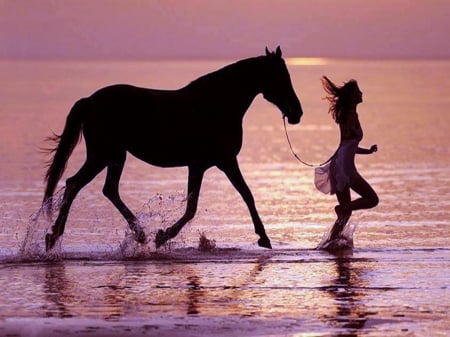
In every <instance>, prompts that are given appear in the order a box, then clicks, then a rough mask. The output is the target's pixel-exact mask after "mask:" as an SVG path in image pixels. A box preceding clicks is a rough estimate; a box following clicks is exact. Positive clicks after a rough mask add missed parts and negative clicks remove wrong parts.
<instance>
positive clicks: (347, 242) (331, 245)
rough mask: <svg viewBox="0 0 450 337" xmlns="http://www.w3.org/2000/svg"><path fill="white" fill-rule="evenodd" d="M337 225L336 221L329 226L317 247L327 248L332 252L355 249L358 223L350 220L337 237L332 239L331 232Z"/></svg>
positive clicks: (320, 248)
mask: <svg viewBox="0 0 450 337" xmlns="http://www.w3.org/2000/svg"><path fill="white" fill-rule="evenodd" d="M335 225H336V223H334V224H333V225H331V226H330V227H329V228H328V230H327V232H326V233H325V234H324V235H323V237H322V240H321V241H320V243H319V245H318V246H317V248H316V249H319V250H327V251H330V252H338V251H343V250H351V249H353V247H354V245H353V234H354V232H355V230H356V225H354V224H353V223H351V222H350V221H348V222H347V223H346V224H345V226H344V228H343V229H342V232H341V233H340V234H339V236H338V237H337V238H335V239H331V233H332V231H333V228H334V226H335Z"/></svg>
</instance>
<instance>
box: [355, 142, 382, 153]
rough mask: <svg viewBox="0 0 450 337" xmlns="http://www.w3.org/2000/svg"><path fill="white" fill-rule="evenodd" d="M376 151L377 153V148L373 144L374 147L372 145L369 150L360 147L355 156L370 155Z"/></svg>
mask: <svg viewBox="0 0 450 337" xmlns="http://www.w3.org/2000/svg"><path fill="white" fill-rule="evenodd" d="M377 151H378V146H377V145H376V144H375V145H372V146H371V147H370V149H364V148H362V147H358V149H357V150H356V153H357V154H372V153H374V152H377Z"/></svg>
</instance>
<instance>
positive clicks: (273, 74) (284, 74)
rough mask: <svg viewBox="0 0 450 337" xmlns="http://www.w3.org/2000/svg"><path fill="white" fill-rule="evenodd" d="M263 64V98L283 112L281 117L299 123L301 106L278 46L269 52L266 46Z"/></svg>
mask: <svg viewBox="0 0 450 337" xmlns="http://www.w3.org/2000/svg"><path fill="white" fill-rule="evenodd" d="M265 64H266V66H265V67H266V68H265V69H266V70H265V72H264V75H263V76H264V81H263V83H264V84H263V87H262V94H263V96H264V98H265V99H266V100H268V101H269V102H271V103H273V104H275V105H276V106H277V107H278V109H280V110H281V112H282V113H283V118H284V117H287V119H288V122H289V123H290V124H297V123H299V122H300V117H301V116H302V114H303V111H302V106H301V105H300V101H299V99H298V98H297V95H296V94H295V91H294V88H293V87H292V82H291V77H290V76H289V72H288V70H287V67H286V63H285V62H284V60H283V58H282V57H281V49H280V47H277V49H276V51H275V52H270V51H269V50H268V49H267V47H266V56H265Z"/></svg>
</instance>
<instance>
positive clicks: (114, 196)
mask: <svg viewBox="0 0 450 337" xmlns="http://www.w3.org/2000/svg"><path fill="white" fill-rule="evenodd" d="M125 157H126V152H124V153H123V154H122V155H121V156H120V158H117V160H116V161H114V163H112V164H109V165H108V171H107V174H106V180H105V185H104V187H103V194H104V195H105V196H106V197H107V198H108V199H109V200H110V201H111V202H112V203H113V205H114V206H116V208H117V209H118V210H119V212H120V214H122V216H123V217H124V218H125V220H127V222H128V226H129V227H130V229H131V230H132V231H133V233H134V237H135V239H136V241H137V242H139V243H145V240H146V238H145V233H144V231H143V230H142V228H141V226H139V221H138V219H137V218H136V216H135V215H134V214H133V213H132V212H131V211H130V209H129V208H128V207H127V206H126V205H125V203H124V202H123V201H122V199H121V198H120V195H119V180H120V176H121V175H122V170H123V166H124V163H125Z"/></svg>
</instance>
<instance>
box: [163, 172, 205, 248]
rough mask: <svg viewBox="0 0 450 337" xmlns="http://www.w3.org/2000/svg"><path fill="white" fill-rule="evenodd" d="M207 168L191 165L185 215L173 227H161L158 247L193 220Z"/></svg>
mask: <svg viewBox="0 0 450 337" xmlns="http://www.w3.org/2000/svg"><path fill="white" fill-rule="evenodd" d="M205 171H206V168H203V167H202V168H200V167H191V166H190V167H189V178H188V195H187V205H186V211H185V213H184V215H183V216H182V217H181V218H180V219H179V220H178V221H177V222H176V223H175V224H174V225H172V226H171V227H169V228H167V229H166V230H165V231H164V230H162V229H160V230H159V231H158V233H157V234H156V237H155V244H156V248H159V247H160V246H162V245H163V244H165V243H166V242H167V241H168V240H170V239H173V238H174V237H175V236H176V235H177V234H178V233H179V232H180V231H181V229H182V228H183V227H184V225H185V224H186V223H187V222H188V221H190V220H192V218H193V217H194V216H195V213H196V212H197V204H198V197H199V194H200V187H201V185H202V180H203V175H204V173H205Z"/></svg>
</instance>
